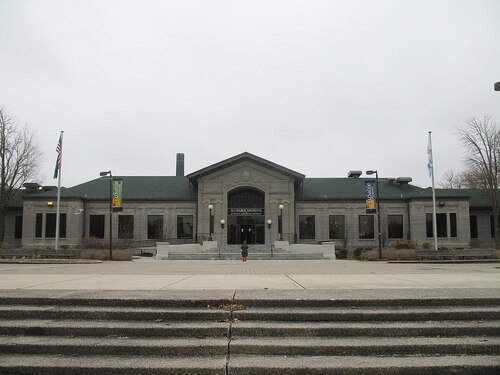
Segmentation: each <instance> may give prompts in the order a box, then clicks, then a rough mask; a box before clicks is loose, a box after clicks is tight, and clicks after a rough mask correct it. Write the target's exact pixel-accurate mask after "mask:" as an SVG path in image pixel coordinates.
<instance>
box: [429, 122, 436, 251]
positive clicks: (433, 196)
mask: <svg viewBox="0 0 500 375" xmlns="http://www.w3.org/2000/svg"><path fill="white" fill-rule="evenodd" d="M431 133H432V132H429V146H428V148H429V150H428V152H429V158H430V162H431V168H430V172H431V176H432V234H433V235H434V250H435V251H437V249H438V240H437V220H436V216H437V215H436V189H435V187H434V157H433V156H432V136H431Z"/></svg>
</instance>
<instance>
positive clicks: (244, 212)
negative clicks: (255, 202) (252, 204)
mask: <svg viewBox="0 0 500 375" xmlns="http://www.w3.org/2000/svg"><path fill="white" fill-rule="evenodd" d="M227 214H228V215H233V216H234V215H236V216H252V215H264V209H263V208H229V209H228V210H227Z"/></svg>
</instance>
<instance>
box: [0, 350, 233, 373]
mask: <svg viewBox="0 0 500 375" xmlns="http://www.w3.org/2000/svg"><path fill="white" fill-rule="evenodd" d="M16 367H21V368H29V367H33V368H70V369H73V368H96V369H100V368H110V369H125V368H126V369H142V368H144V369H154V368H175V369H178V370H182V369H189V370H193V369H224V368H225V367H226V356H225V355H220V356H213V357H201V356H199V357H194V356H185V357H183V356H106V355H105V356H102V355H89V356H81V355H75V356H61V355H50V354H43V355H21V354H2V353H0V369H1V368H16Z"/></svg>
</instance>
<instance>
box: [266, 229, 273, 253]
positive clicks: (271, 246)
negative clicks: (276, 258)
mask: <svg viewBox="0 0 500 375" xmlns="http://www.w3.org/2000/svg"><path fill="white" fill-rule="evenodd" d="M266 223H267V229H269V242H271V225H272V223H273V221H272V220H271V219H267V222H266ZM272 257H273V244H272V243H271V258H272Z"/></svg>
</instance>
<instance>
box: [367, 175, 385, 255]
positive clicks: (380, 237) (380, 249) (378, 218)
mask: <svg viewBox="0 0 500 375" xmlns="http://www.w3.org/2000/svg"><path fill="white" fill-rule="evenodd" d="M366 174H367V175H372V174H375V184H376V189H377V221H378V258H379V259H382V231H381V230H380V195H379V190H378V171H376V170H375V171H373V170H369V171H366Z"/></svg>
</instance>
